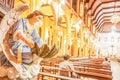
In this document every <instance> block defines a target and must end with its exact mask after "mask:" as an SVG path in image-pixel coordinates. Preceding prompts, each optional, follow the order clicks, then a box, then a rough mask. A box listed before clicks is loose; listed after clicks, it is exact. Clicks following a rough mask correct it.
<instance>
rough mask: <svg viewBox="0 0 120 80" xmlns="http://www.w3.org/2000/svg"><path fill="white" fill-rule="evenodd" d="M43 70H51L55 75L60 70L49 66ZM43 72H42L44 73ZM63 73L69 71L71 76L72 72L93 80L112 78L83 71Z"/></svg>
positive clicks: (108, 79) (109, 79)
mask: <svg viewBox="0 0 120 80" xmlns="http://www.w3.org/2000/svg"><path fill="white" fill-rule="evenodd" d="M42 67H43V69H44V70H45V69H49V70H51V72H53V73H55V74H57V73H58V72H59V71H60V70H62V69H60V68H56V67H50V66H42ZM44 70H43V71H44ZM64 71H69V72H71V74H72V73H73V72H75V73H77V74H79V76H84V77H88V78H94V79H99V80H111V79H112V76H111V75H106V74H101V73H94V72H87V71H86V72H84V71H71V70H64Z"/></svg>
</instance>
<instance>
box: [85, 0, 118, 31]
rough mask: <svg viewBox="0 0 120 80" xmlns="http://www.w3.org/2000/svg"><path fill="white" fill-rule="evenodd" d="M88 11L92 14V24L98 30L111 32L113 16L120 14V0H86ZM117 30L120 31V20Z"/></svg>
mask: <svg viewBox="0 0 120 80" xmlns="http://www.w3.org/2000/svg"><path fill="white" fill-rule="evenodd" d="M86 2H88V13H89V15H90V16H92V24H93V25H94V26H95V28H96V30H97V31H98V32H110V31H111V28H112V25H113V23H112V22H111V17H112V16H113V15H114V13H115V14H117V15H120V0H86ZM115 26H116V31H117V32H120V22H118V23H117V24H116V25H115Z"/></svg>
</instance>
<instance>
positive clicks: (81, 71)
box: [38, 58, 112, 80]
mask: <svg viewBox="0 0 120 80" xmlns="http://www.w3.org/2000/svg"><path fill="white" fill-rule="evenodd" d="M62 61H63V59H62V58H57V59H51V60H44V61H42V62H41V64H40V65H41V71H40V73H39V75H38V80H44V78H45V77H46V76H47V77H51V78H52V79H47V80H59V79H66V80H112V75H111V74H112V72H111V70H110V66H104V65H102V62H103V58H71V62H72V63H73V64H74V66H75V70H76V71H71V70H63V69H60V68H59V63H60V62H62ZM61 71H63V72H69V73H70V74H71V76H61V75H60V72H61ZM72 73H76V74H78V77H76V78H73V77H72Z"/></svg>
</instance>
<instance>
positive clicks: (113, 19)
mask: <svg viewBox="0 0 120 80" xmlns="http://www.w3.org/2000/svg"><path fill="white" fill-rule="evenodd" d="M111 22H112V23H113V24H117V23H118V22H120V16H119V15H117V14H113V16H112V17H111Z"/></svg>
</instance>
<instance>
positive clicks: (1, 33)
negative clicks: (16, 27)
mask: <svg viewBox="0 0 120 80" xmlns="http://www.w3.org/2000/svg"><path fill="white" fill-rule="evenodd" d="M28 8H29V7H28V5H27V4H22V5H20V6H18V7H16V8H13V9H11V10H10V11H9V12H8V13H7V14H6V15H5V16H4V18H3V19H2V21H1V24H0V46H1V48H2V51H3V53H4V55H5V56H6V57H7V59H8V60H9V62H10V63H11V64H12V65H13V66H14V64H17V59H16V58H15V57H14V56H13V52H12V50H11V49H10V47H9V44H8V39H9V36H10V35H8V34H9V32H10V31H11V30H12V28H13V24H14V23H15V22H17V21H18V20H19V16H20V14H21V13H23V12H24V11H25V10H27V9H28ZM14 67H15V68H16V66H14Z"/></svg>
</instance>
